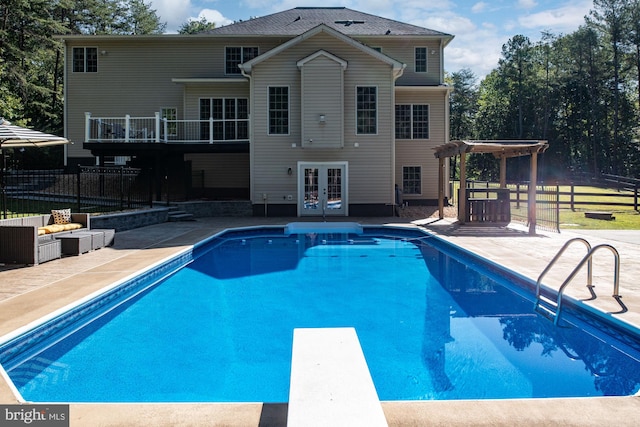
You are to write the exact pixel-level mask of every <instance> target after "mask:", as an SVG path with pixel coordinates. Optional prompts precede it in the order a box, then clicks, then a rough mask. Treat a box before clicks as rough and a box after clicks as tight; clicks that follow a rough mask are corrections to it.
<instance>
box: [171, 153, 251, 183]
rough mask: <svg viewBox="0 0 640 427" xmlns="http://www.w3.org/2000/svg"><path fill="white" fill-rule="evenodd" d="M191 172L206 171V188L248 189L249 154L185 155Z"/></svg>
mask: <svg viewBox="0 0 640 427" xmlns="http://www.w3.org/2000/svg"><path fill="white" fill-rule="evenodd" d="M184 159H185V160H187V161H191V170H192V171H193V172H194V173H196V172H199V171H204V186H205V188H248V187H249V175H250V173H249V154H247V153H216V154H203V153H198V154H185V155H184Z"/></svg>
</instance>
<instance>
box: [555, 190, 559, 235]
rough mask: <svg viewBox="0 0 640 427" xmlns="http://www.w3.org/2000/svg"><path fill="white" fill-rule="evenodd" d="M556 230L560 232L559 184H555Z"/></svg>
mask: <svg viewBox="0 0 640 427" xmlns="http://www.w3.org/2000/svg"><path fill="white" fill-rule="evenodd" d="M556 230H557V231H558V233H559V232H560V185H559V184H556Z"/></svg>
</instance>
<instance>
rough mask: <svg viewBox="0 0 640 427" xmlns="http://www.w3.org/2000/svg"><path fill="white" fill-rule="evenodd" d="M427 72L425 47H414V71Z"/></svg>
mask: <svg viewBox="0 0 640 427" xmlns="http://www.w3.org/2000/svg"><path fill="white" fill-rule="evenodd" d="M426 72H427V48H426V47H417V48H416V73H426Z"/></svg>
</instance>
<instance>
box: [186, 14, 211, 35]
mask: <svg viewBox="0 0 640 427" xmlns="http://www.w3.org/2000/svg"><path fill="white" fill-rule="evenodd" d="M214 28H216V24H215V22H209V21H207V18H205V17H204V16H203V17H202V18H200V19H199V20H193V19H192V20H189V21H188V22H185V23H184V24H182V26H181V27H180V29H179V30H178V34H198V33H204V32H207V31H209V30H213V29H214Z"/></svg>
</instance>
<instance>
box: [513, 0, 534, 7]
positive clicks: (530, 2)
mask: <svg viewBox="0 0 640 427" xmlns="http://www.w3.org/2000/svg"><path fill="white" fill-rule="evenodd" d="M537 5H538V2H537V1H535V0H518V7H519V8H520V9H533V8H534V7H536V6H537Z"/></svg>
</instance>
